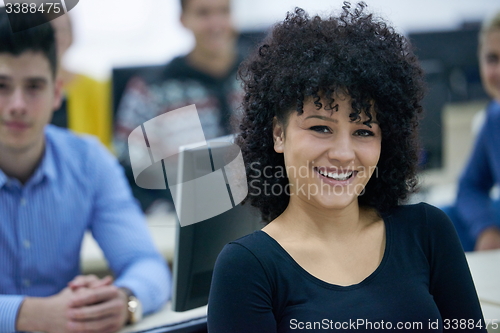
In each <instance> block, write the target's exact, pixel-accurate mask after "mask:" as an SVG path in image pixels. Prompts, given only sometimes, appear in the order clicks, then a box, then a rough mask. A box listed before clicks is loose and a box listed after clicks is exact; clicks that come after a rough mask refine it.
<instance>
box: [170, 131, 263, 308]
mask: <svg viewBox="0 0 500 333" xmlns="http://www.w3.org/2000/svg"><path fill="white" fill-rule="evenodd" d="M230 139H231V137H226V138H223V139H214V140H213V141H217V142H219V143H220V142H223V141H229V140H230ZM195 146H196V145H195ZM206 147H207V146H205V145H203V146H201V147H197V148H189V149H185V148H181V149H180V154H179V168H178V169H179V170H182V172H179V174H178V178H179V183H180V182H182V180H185V179H195V178H196V177H197V176H200V175H205V174H206V173H207V170H206V168H207V163H205V162H204V160H205V159H206V154H207V151H206V149H207V148H206ZM225 148H226V147H224V145H220V144H217V145H211V151H210V153H211V156H212V158H213V159H216V158H217V156H218V155H219V156H220V155H221V154H224V153H225V152H226V151H227V150H226V149H225ZM226 184H227V183H226ZM227 185H229V184H227ZM228 188H229V186H228ZM182 204H183V202H181V205H182ZM184 204H185V203H184ZM189 205H196V202H193V198H190V200H189ZM176 208H178V207H176ZM184 209H185V207H183V210H184ZM181 218H182V217H181ZM262 227H263V224H262V223H261V218H260V213H259V212H258V210H257V209H256V208H254V207H252V206H251V205H250V204H249V203H247V204H244V205H241V204H238V205H236V206H234V207H233V208H232V209H230V210H228V211H226V212H224V213H222V214H219V215H217V216H214V217H212V218H209V219H207V220H204V221H201V222H197V223H194V224H190V225H186V226H183V227H181V225H180V223H177V230H176V245H175V252H174V267H173V283H174V289H173V295H172V309H173V310H174V311H186V310H189V309H193V308H197V307H200V306H203V305H206V304H207V303H208V295H209V291H210V284H211V281H212V273H213V269H214V265H215V261H216V259H217V256H218V255H219V253H220V251H221V250H222V248H223V247H224V245H225V244H227V243H229V242H231V241H233V240H235V239H238V238H240V237H242V236H245V235H247V234H250V233H252V232H253V231H255V230H259V229H260V228H262Z"/></svg>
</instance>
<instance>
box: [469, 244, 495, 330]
mask: <svg viewBox="0 0 500 333" xmlns="http://www.w3.org/2000/svg"><path fill="white" fill-rule="evenodd" d="M466 256H467V261H468V263H469V268H470V271H471V274H472V278H473V279H474V284H475V285H476V291H477V295H478V297H479V301H480V302H481V308H482V309H483V315H484V319H485V320H488V319H490V320H494V319H496V322H497V323H498V324H499V326H500V250H493V251H482V252H467V254H466ZM488 331H489V332H500V327H499V328H498V329H496V330H493V329H489V330H488Z"/></svg>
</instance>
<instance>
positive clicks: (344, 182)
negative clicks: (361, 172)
mask: <svg viewBox="0 0 500 333" xmlns="http://www.w3.org/2000/svg"><path fill="white" fill-rule="evenodd" d="M316 173H317V174H318V176H319V178H320V179H321V180H322V181H323V182H325V183H327V184H330V185H332V186H335V185H337V186H345V185H349V184H351V183H352V182H353V181H354V178H355V177H356V175H357V174H358V172H357V171H354V170H353V174H352V176H351V177H350V178H348V179H346V180H335V179H333V178H330V177H327V176H323V175H322V174H321V173H319V170H318V169H316Z"/></svg>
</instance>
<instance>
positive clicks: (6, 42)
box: [0, 8, 57, 77]
mask: <svg viewBox="0 0 500 333" xmlns="http://www.w3.org/2000/svg"><path fill="white" fill-rule="evenodd" d="M16 19H18V20H23V19H26V20H28V19H29V15H26V16H24V15H18V16H17V17H16ZM27 51H32V52H41V53H43V55H44V56H45V57H46V58H47V60H48V61H49V65H50V69H51V71H52V75H53V76H54V77H55V75H56V71H57V55H56V41H55V36H54V29H53V28H52V26H51V24H50V23H44V24H41V25H39V26H36V27H34V28H30V29H27V30H23V31H19V32H16V33H13V32H12V28H11V25H10V21H9V17H8V15H7V12H6V10H5V8H0V53H8V54H11V55H13V56H19V55H21V54H22V53H24V52H27Z"/></svg>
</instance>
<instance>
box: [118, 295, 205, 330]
mask: <svg viewBox="0 0 500 333" xmlns="http://www.w3.org/2000/svg"><path fill="white" fill-rule="evenodd" d="M206 315H207V306H202V307H200V308H196V309H193V310H189V311H184V312H174V311H172V309H171V308H170V302H169V303H167V304H166V305H165V306H164V307H163V308H162V309H161V310H160V311H159V312H157V313H154V314H152V315H149V316H146V317H145V318H144V319H143V320H142V321H141V322H139V323H137V324H135V325H131V326H127V327H125V328H124V329H122V330H121V331H120V332H119V333H129V332H137V331H143V330H147V329H151V328H154V327H159V326H164V325H168V324H175V323H179V322H183V321H186V320H189V319H194V318H200V317H203V316H206Z"/></svg>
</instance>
